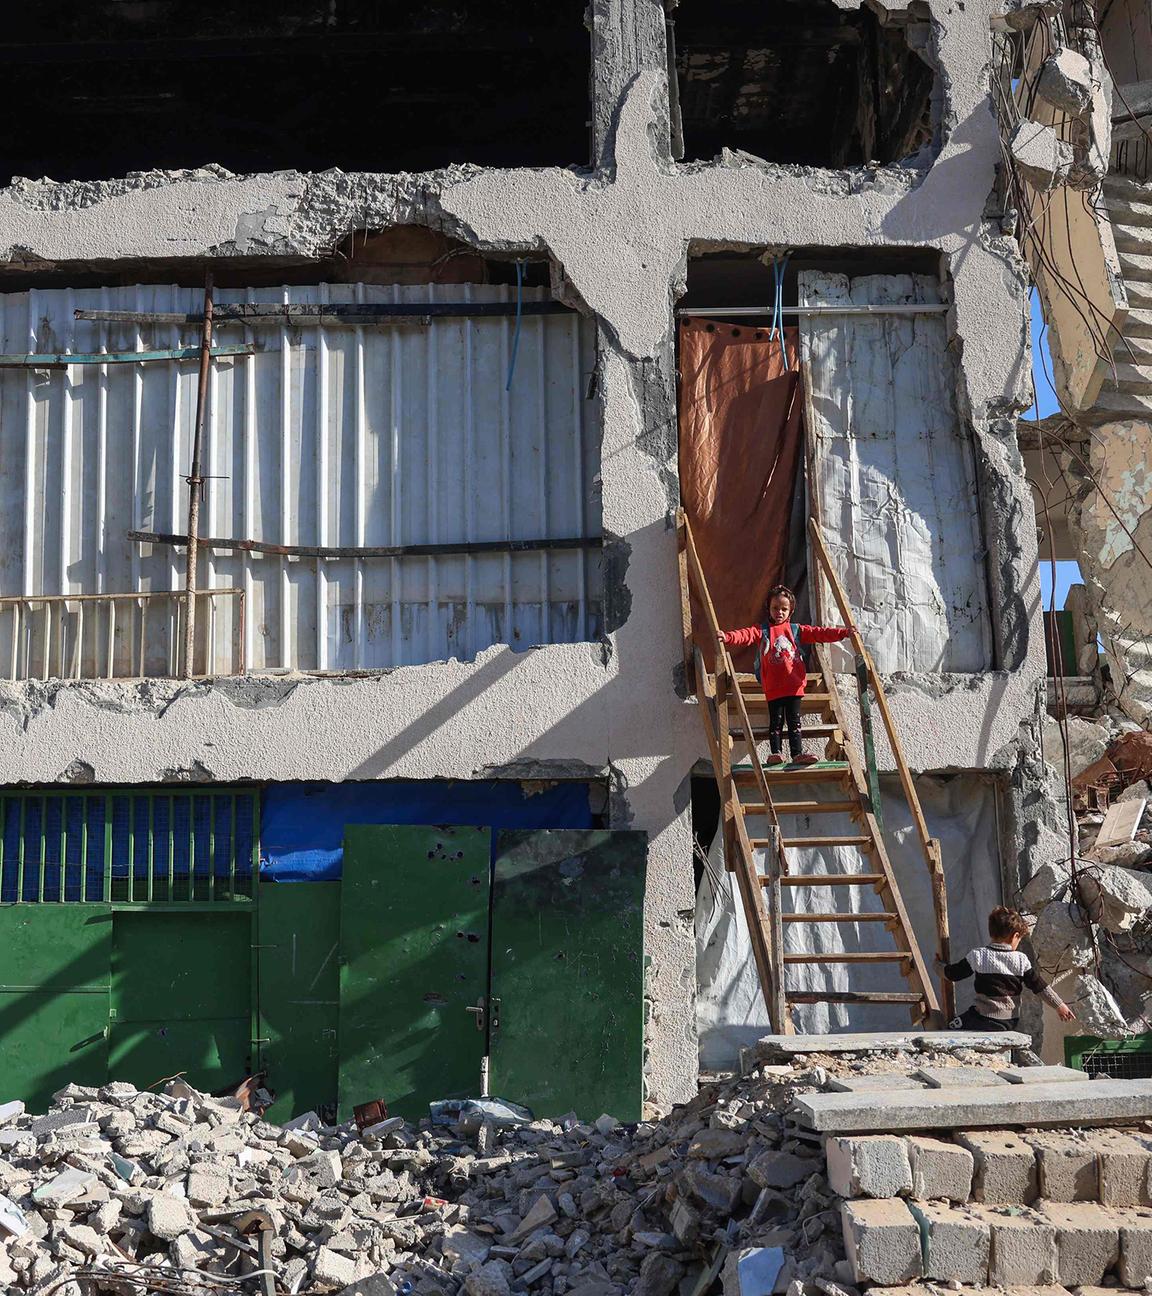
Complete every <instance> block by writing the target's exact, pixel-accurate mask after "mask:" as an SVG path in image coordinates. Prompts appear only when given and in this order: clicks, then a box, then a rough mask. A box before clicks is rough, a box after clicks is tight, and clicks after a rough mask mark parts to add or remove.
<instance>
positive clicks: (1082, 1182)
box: [1024, 1130, 1100, 1202]
mask: <svg viewBox="0 0 1152 1296" xmlns="http://www.w3.org/2000/svg"><path fill="white" fill-rule="evenodd" d="M1024 1141H1025V1142H1026V1143H1028V1144H1030V1146H1031V1147H1032V1150H1033V1151H1034V1152H1035V1153H1036V1171H1037V1191H1038V1192H1039V1194H1040V1196H1041V1197H1043V1198H1044V1199H1045V1200H1046V1201H1057V1202H1078V1201H1099V1199H1100V1172H1099V1170H1098V1168H1097V1158H1096V1147H1095V1144H1093V1143H1091V1142H1089V1141H1088V1140H1087V1139H1086V1138H1083V1137H1080V1136H1078V1135H1076V1134H1071V1133H1065V1132H1064V1131H1062V1130H1051V1131H1043V1132H1042V1133H1039V1134H1029V1135H1028V1136H1027V1138H1026V1139H1025V1140H1024Z"/></svg>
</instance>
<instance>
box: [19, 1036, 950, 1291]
mask: <svg viewBox="0 0 1152 1296" xmlns="http://www.w3.org/2000/svg"><path fill="white" fill-rule="evenodd" d="M918 1056H922V1055H918ZM969 1056H971V1055H969ZM826 1078H827V1076H826V1072H825V1071H824V1070H823V1069H822V1068H820V1067H814V1066H811V1065H809V1064H808V1062H807V1061H806V1060H802V1059H801V1060H797V1061H796V1062H795V1063H793V1064H792V1065H790V1066H785V1067H769V1068H765V1069H764V1070H763V1071H761V1070H756V1071H754V1072H753V1073H752V1074H751V1075H749V1076H747V1077H745V1078H743V1079H740V1080H733V1081H730V1082H727V1083H725V1084H723V1085H710V1086H708V1087H707V1088H706V1089H704V1090H703V1091H702V1092H701V1093H700V1094H699V1095H698V1096H697V1097H696V1098H694V1099H693V1100H692V1101H691V1102H690V1103H688V1104H687V1105H686V1106H684V1107H680V1108H677V1109H676V1110H675V1111H673V1113H672V1114H671V1115H670V1116H668V1117H667V1118H665V1119H664V1120H662V1121H658V1122H655V1121H654V1122H646V1123H642V1124H640V1125H622V1124H620V1123H619V1122H618V1121H617V1120H615V1119H614V1118H612V1117H611V1116H605V1117H601V1118H600V1119H599V1120H597V1121H596V1122H595V1123H585V1122H580V1121H577V1120H576V1119H575V1118H574V1117H566V1118H564V1120H562V1121H550V1120H528V1121H525V1122H521V1123H517V1124H509V1125H508V1127H507V1128H503V1129H493V1128H492V1127H491V1126H490V1125H489V1126H486V1127H485V1128H484V1129H483V1142H484V1144H485V1145H486V1152H485V1154H484V1155H478V1153H477V1145H478V1144H479V1143H480V1142H481V1132H482V1131H481V1130H477V1129H474V1128H472V1125H473V1122H472V1115H473V1114H472V1113H469V1112H462V1119H461V1121H460V1123H459V1124H453V1125H441V1124H434V1123H433V1122H432V1121H431V1120H430V1119H429V1120H425V1121H422V1122H421V1123H420V1126H419V1127H418V1128H414V1127H413V1126H412V1125H411V1124H405V1123H404V1122H403V1121H398V1120H397V1118H395V1117H393V1118H391V1119H389V1120H387V1121H383V1122H378V1123H377V1124H376V1125H375V1126H372V1127H369V1128H368V1129H365V1130H364V1131H362V1132H361V1131H360V1130H358V1129H357V1128H356V1126H355V1124H354V1123H352V1122H349V1123H347V1124H343V1125H338V1126H328V1125H325V1124H324V1123H323V1122H322V1121H321V1120H320V1119H319V1117H318V1116H317V1115H316V1114H315V1113H309V1114H308V1115H306V1116H305V1117H298V1118H296V1119H295V1120H293V1121H291V1122H289V1123H288V1125H287V1126H278V1125H274V1124H272V1123H270V1122H269V1121H267V1120H264V1119H262V1118H261V1117H260V1116H258V1115H257V1114H256V1113H255V1112H248V1111H244V1110H242V1108H241V1105H240V1103H239V1102H237V1101H236V1100H232V1099H229V1100H220V1099H215V1098H210V1097H208V1096H206V1095H204V1094H200V1093H197V1092H196V1091H195V1090H193V1089H191V1088H190V1087H189V1086H187V1085H186V1084H184V1083H183V1082H181V1083H180V1085H179V1087H178V1088H177V1087H176V1086H170V1087H169V1089H168V1090H167V1091H165V1092H163V1093H148V1092H141V1093H137V1092H136V1091H135V1090H131V1091H130V1092H126V1091H125V1090H124V1089H123V1088H121V1087H120V1086H108V1087H106V1088H105V1089H102V1090H95V1089H85V1090H73V1091H71V1092H68V1093H66V1094H64V1095H63V1096H59V1097H58V1100H57V1101H56V1102H55V1103H54V1105H53V1107H52V1109H51V1110H50V1111H49V1112H47V1113H46V1114H44V1115H41V1116H31V1115H24V1114H22V1113H19V1114H13V1115H12V1116H11V1117H10V1118H9V1121H8V1124H7V1126H6V1129H8V1130H10V1131H12V1132H14V1133H18V1134H20V1135H21V1136H22V1141H20V1142H17V1143H14V1144H12V1145H11V1146H9V1147H8V1148H7V1149H6V1150H5V1151H6V1159H5V1161H4V1162H3V1163H0V1191H2V1192H3V1193H4V1196H3V1197H0V1237H2V1238H5V1239H6V1240H7V1243H8V1248H7V1262H8V1263H9V1264H10V1265H11V1268H12V1276H11V1278H10V1279H8V1280H7V1281H0V1289H3V1290H12V1291H15V1292H20V1291H34V1290H35V1291H39V1290H41V1289H43V1288H44V1287H45V1286H46V1285H47V1284H54V1283H56V1282H57V1281H59V1283H60V1284H61V1287H60V1290H62V1291H69V1290H71V1288H70V1286H69V1284H76V1283H78V1284H83V1285H85V1290H87V1289H88V1286H90V1287H91V1289H92V1290H93V1291H96V1290H109V1291H111V1290H116V1291H118V1292H122V1293H136V1292H140V1293H141V1296H142V1293H143V1291H144V1290H145V1286H144V1285H143V1284H135V1285H134V1284H132V1283H131V1282H129V1281H128V1279H129V1277H130V1276H131V1274H130V1267H131V1265H133V1264H137V1263H139V1264H144V1265H146V1266H147V1267H148V1269H149V1272H150V1273H151V1272H152V1271H153V1270H154V1271H155V1274H156V1276H157V1279H158V1280H162V1279H164V1277H165V1275H167V1278H168V1281H169V1283H170V1284H172V1286H173V1289H175V1286H176V1285H178V1280H179V1275H178V1274H176V1273H175V1272H174V1271H175V1270H177V1269H184V1270H189V1269H195V1270H198V1271H200V1272H201V1273H202V1274H205V1275H208V1276H212V1275H219V1276H220V1279H221V1283H222V1287H227V1289H229V1290H231V1286H232V1285H234V1284H235V1283H236V1282H237V1280H238V1278H240V1277H242V1276H243V1275H244V1274H250V1273H251V1272H252V1271H253V1270H254V1269H255V1268H256V1267H257V1260H256V1249H255V1246H254V1244H253V1242H252V1240H251V1239H250V1238H246V1237H243V1236H241V1234H240V1233H239V1232H238V1231H237V1228H236V1227H234V1225H236V1224H238V1223H239V1221H240V1219H241V1218H242V1217H244V1216H246V1215H248V1214H249V1213H250V1212H252V1211H254V1210H256V1211H263V1212H266V1213H267V1215H268V1216H269V1218H270V1219H271V1220H272V1221H273V1227H274V1237H273V1241H272V1257H273V1267H274V1270H275V1275H276V1290H277V1291H285V1292H288V1293H291V1292H297V1291H303V1290H307V1291H316V1292H319V1291H334V1292H341V1293H344V1296H353V1293H358V1294H359V1296H528V1294H530V1296H537V1294H538V1296H626V1294H627V1296H674V1293H676V1292H677V1291H678V1290H684V1291H686V1292H687V1291H691V1290H692V1289H693V1288H694V1287H695V1286H696V1284H697V1283H698V1282H699V1281H700V1280H701V1279H702V1278H703V1277H706V1276H707V1273H708V1272H709V1271H710V1270H711V1269H714V1271H715V1273H716V1274H718V1273H719V1270H720V1268H721V1266H722V1265H723V1263H724V1259H725V1257H727V1256H730V1255H732V1256H736V1257H738V1259H737V1262H736V1265H735V1268H734V1271H733V1272H734V1275H735V1277H734V1281H735V1282H736V1292H735V1296H770V1293H771V1292H772V1291H773V1290H776V1291H778V1292H780V1293H783V1292H784V1291H785V1290H786V1289H787V1287H788V1285H789V1283H791V1282H793V1281H800V1282H802V1283H811V1282H814V1281H815V1280H816V1279H817V1278H821V1279H827V1280H831V1279H832V1278H833V1277H834V1276H835V1274H836V1273H837V1265H838V1264H840V1263H842V1262H843V1260H844V1251H843V1247H842V1241H841V1234H840V1228H839V1215H838V1203H837V1201H836V1199H835V1196H834V1194H833V1192H832V1190H831V1189H830V1187H829V1185H828V1182H827V1179H826V1177H825V1174H824V1160H823V1157H822V1156H821V1155H820V1151H819V1149H818V1148H815V1147H813V1146H812V1144H811V1142H810V1141H809V1140H807V1139H805V1138H803V1137H800V1136H794V1135H792V1134H790V1133H789V1132H788V1127H787V1126H786V1122H785V1119H784V1113H785V1112H786V1111H787V1110H788V1109H789V1108H790V1106H791V1103H792V1100H793V1098H794V1097H795V1095H796V1094H797V1093H798V1092H809V1091H813V1090H815V1089H816V1088H817V1087H818V1084H819V1083H823V1082H824V1081H825V1080H826ZM2 1253H3V1246H2V1245H0V1254H2ZM785 1257H786V1260H785ZM842 1272H846V1271H844V1270H843V1269H842ZM3 1277H4V1272H3V1266H2V1264H0V1279H3ZM253 1289H254V1288H253ZM848 1296H852V1294H851V1293H848Z"/></svg>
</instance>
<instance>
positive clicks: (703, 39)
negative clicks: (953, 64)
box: [669, 0, 936, 167]
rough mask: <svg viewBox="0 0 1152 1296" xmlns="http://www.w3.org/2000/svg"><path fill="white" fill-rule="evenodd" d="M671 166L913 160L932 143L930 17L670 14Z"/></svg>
mask: <svg viewBox="0 0 1152 1296" xmlns="http://www.w3.org/2000/svg"><path fill="white" fill-rule="evenodd" d="M669 8H670V10H671V13H670V21H669V41H670V49H669V53H670V58H672V59H674V62H675V69H676V82H677V86H676V89H677V94H676V96H675V98H674V102H673V116H674V121H673V126H672V137H673V147H674V151H676V149H677V145H678V144H679V143H680V142H681V141H682V150H680V151H676V156H680V157H685V158H688V159H694V160H701V159H708V158H713V157H715V156H716V155H717V154H719V152H720V151H721V149H724V148H728V149H733V150H743V151H745V152H748V153H752V154H754V155H755V156H757V157H760V158H763V159H765V160H766V161H769V162H781V163H791V164H798V165H807V166H827V167H848V166H861V165H866V164H868V163H870V162H878V163H881V164H884V165H886V164H888V163H892V162H898V161H901V160H902V159H906V158H911V157H912V156H914V155H915V154H917V153H918V152H919V150H921V149H923V148H924V147H925V146H927V145H930V144H931V143H932V141H933V133H934V113H933V103H932V101H933V91H934V87H935V82H936V78H935V75H934V73H933V70H932V67H931V65H930V63H929V61H928V57H929V55H928V51H929V43H930V40H931V27H930V23H929V22H928V15H927V6H926V5H923V4H918V3H913V4H911V5H909V6H908V8H907V9H906V10H901V11H899V12H893V13H891V14H890V15H889V16H888V17H887V19H886V20H884V21H881V19H880V18H879V17H878V16H877V14H876V13H875V12H874V11H873V9H872V8H871V7H869V6H867V5H862V6H861V8H859V9H857V10H845V9H843V8H841V7H840V6H839V5H837V4H834V3H832V0H775V3H773V4H770V5H758V6H750V5H748V4H747V3H745V2H744V0H708V3H704V0H680V3H679V4H676V5H673V4H669Z"/></svg>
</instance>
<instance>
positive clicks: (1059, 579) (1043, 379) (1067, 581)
mask: <svg viewBox="0 0 1152 1296" xmlns="http://www.w3.org/2000/svg"><path fill="white" fill-rule="evenodd" d="M1045 366H1047V368H1045ZM1051 372H1052V361H1051V358H1050V354H1049V351H1048V325H1047V324H1045V323H1044V317H1043V315H1041V314H1040V294H1039V293H1038V292H1037V291H1036V289H1035V288H1033V289H1032V381H1033V383H1034V385H1035V388H1036V402H1035V404H1033V406H1032V408H1031V409H1030V410H1029V411H1028V412H1027V414H1025V415H1024V417H1025V418H1030V419H1034V418H1047V417H1048V415H1049V414H1055V413H1056V412H1057V411H1058V410H1059V408H1060V406H1059V405H1058V404H1057V402H1056V392H1055V391H1054V389H1053V387H1052V381H1051V378H1050V377H1049V375H1050V374H1051ZM1080 579H1081V576H1080V565H1079V564H1078V563H1075V562H1058V563H1057V564H1056V599H1055V602H1053V599H1052V564H1051V563H1050V562H1045V561H1041V563H1040V596H1041V598H1042V599H1043V601H1044V608H1045V610H1046V611H1047V610H1050V609H1051V608H1053V607H1055V608H1062V607H1063V606H1064V600H1065V599H1066V598H1067V596H1068V586H1069V585H1075V584H1077V583H1078V582H1079V581H1080Z"/></svg>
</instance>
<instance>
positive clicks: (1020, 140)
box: [1008, 120, 1073, 193]
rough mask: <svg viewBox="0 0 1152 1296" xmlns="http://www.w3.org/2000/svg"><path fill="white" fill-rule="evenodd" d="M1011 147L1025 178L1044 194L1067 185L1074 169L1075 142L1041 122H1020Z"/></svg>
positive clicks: (1014, 132) (1011, 151) (1013, 133)
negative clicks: (1065, 182)
mask: <svg viewBox="0 0 1152 1296" xmlns="http://www.w3.org/2000/svg"><path fill="white" fill-rule="evenodd" d="M1008 149H1009V152H1010V153H1011V155H1012V159H1013V161H1014V162H1015V163H1016V165H1017V167H1019V169H1020V171H1021V172H1022V174H1023V175H1024V176H1025V178H1026V179H1027V180H1028V181H1029V182H1030V183H1031V184H1032V185H1033V186H1034V187H1035V188H1036V189H1038V190H1040V191H1041V192H1044V193H1047V192H1048V191H1049V190H1050V189H1054V188H1055V187H1056V186H1057V185H1059V184H1063V183H1064V181H1065V180H1066V179H1067V178H1068V173H1069V171H1070V170H1071V169H1072V161H1073V152H1072V145H1071V144H1069V143H1067V142H1066V141H1065V140H1062V139H1061V138H1060V136H1059V135H1058V134H1057V133H1056V131H1055V130H1053V128H1052V127H1051V126H1043V125H1041V124H1040V123H1039V122H1034V121H1027V120H1025V121H1022V122H1020V123H1019V124H1018V125H1017V127H1016V129H1015V130H1014V131H1013V132H1012V135H1011V138H1010V139H1009V141H1008Z"/></svg>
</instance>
